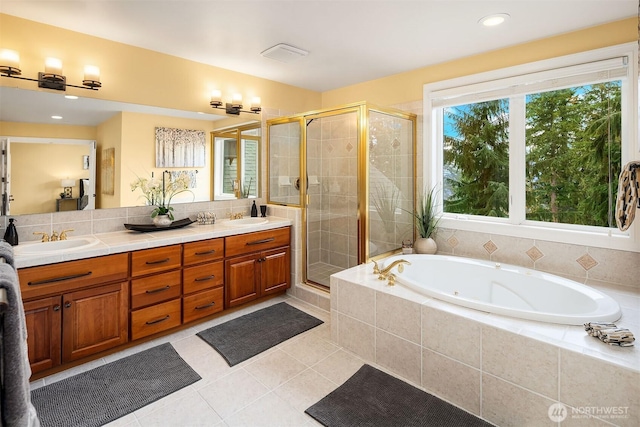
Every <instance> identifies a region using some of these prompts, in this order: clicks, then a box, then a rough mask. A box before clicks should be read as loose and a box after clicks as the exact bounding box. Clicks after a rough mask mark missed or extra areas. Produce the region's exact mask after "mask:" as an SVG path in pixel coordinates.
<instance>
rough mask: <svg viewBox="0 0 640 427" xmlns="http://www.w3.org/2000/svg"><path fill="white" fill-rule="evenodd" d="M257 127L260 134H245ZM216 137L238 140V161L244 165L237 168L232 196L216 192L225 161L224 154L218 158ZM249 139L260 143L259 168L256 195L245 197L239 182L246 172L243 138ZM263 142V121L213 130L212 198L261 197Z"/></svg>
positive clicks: (258, 149) (218, 199)
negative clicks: (219, 173)
mask: <svg viewBox="0 0 640 427" xmlns="http://www.w3.org/2000/svg"><path fill="white" fill-rule="evenodd" d="M254 129H257V130H259V131H260V136H253V135H243V133H244V132H246V131H248V130H254ZM216 138H226V139H235V141H236V162H237V164H239V165H242V167H239V168H236V179H235V180H234V181H235V183H234V196H231V197H225V196H222V195H221V194H216V183H217V181H216V177H217V176H218V172H219V171H220V168H222V170H224V162H225V158H224V156H222V158H220V156H218V158H216V152H217V151H218V148H217V147H216ZM244 139H247V140H253V141H256V142H257V143H258V147H257V153H256V155H257V160H256V161H257V170H256V191H255V194H256V195H255V196H252V195H248V196H247V197H244V195H243V192H242V190H241V188H240V186H241V185H239V184H238V183H242V175H243V172H244V156H243V152H244V151H243V140H244ZM261 142H262V123H261V122H255V123H250V124H246V125H240V126H234V127H228V128H224V129H217V130H215V131H213V132H211V165H212V173H211V180H212V182H211V200H213V201H220V200H237V199H245V198H248V199H251V198H259V197H260V194H261V193H260V190H261V179H260V178H261V176H260V174H261V160H262V153H261V146H262V144H261Z"/></svg>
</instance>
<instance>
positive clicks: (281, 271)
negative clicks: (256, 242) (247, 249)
mask: <svg viewBox="0 0 640 427" xmlns="http://www.w3.org/2000/svg"><path fill="white" fill-rule="evenodd" d="M290 253H291V251H290V250H289V247H288V246H287V247H286V248H279V249H274V250H271V251H265V252H262V254H261V258H260V285H261V289H260V290H261V295H269V294H272V293H276V292H280V291H283V290H285V289H288V288H289V281H290V275H291V274H290V272H291V269H290V265H291V255H290Z"/></svg>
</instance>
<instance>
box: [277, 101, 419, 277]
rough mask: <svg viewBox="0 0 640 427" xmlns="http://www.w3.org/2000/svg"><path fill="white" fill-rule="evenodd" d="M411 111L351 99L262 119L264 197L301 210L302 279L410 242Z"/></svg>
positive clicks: (413, 120) (412, 201) (326, 273)
mask: <svg viewBox="0 0 640 427" xmlns="http://www.w3.org/2000/svg"><path fill="white" fill-rule="evenodd" d="M415 135H416V116H415V115H414V114H411V113H405V112H402V111H398V110H393V109H389V108H379V107H374V106H372V105H371V104H368V103H357V104H350V105H346V106H342V107H339V108H332V109H326V110H319V111H312V112H307V113H303V114H298V115H294V116H289V117H282V118H278V119H273V120H269V121H267V152H268V154H267V156H268V157H267V158H268V161H267V176H268V186H267V188H268V192H267V199H268V202H269V203H271V204H278V205H286V206H297V207H300V208H301V209H302V228H303V230H302V264H303V265H302V267H303V271H302V278H303V281H305V282H306V283H310V284H314V285H320V286H328V285H329V276H330V275H331V274H333V273H336V272H338V271H341V270H343V269H346V268H349V267H353V266H355V265H357V264H360V263H363V262H366V261H367V260H368V259H370V258H373V257H376V256H379V255H382V254H388V253H390V252H393V251H395V250H397V249H399V248H400V247H401V246H402V242H403V241H405V240H409V241H413V240H414V227H413V212H414V206H415V181H416V180H415V170H416V164H415V152H416V145H415Z"/></svg>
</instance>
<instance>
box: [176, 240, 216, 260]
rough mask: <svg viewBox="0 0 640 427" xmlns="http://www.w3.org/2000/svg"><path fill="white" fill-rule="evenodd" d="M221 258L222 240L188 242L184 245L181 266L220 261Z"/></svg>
mask: <svg viewBox="0 0 640 427" xmlns="http://www.w3.org/2000/svg"><path fill="white" fill-rule="evenodd" d="M222 257H224V238H220V239H209V240H203V241H199V242H190V243H185V244H184V251H183V253H182V260H183V261H182V264H183V265H193V264H200V263H202V262H208V261H215V260H218V259H222Z"/></svg>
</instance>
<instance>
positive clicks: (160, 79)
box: [0, 14, 321, 118]
mask: <svg viewBox="0 0 640 427" xmlns="http://www.w3.org/2000/svg"><path fill="white" fill-rule="evenodd" d="M0 40H1V41H2V42H1V46H0V47H2V48H6V49H13V50H16V51H18V53H19V54H20V68H21V69H22V74H23V76H26V77H37V73H38V72H39V71H43V68H44V60H45V58H46V57H49V56H52V57H56V58H60V59H61V60H62V67H63V73H64V75H65V76H66V77H67V82H69V83H70V84H81V82H82V79H83V77H84V66H85V65H86V64H92V65H96V66H98V67H100V74H101V81H102V88H101V89H100V90H99V91H97V92H95V91H88V90H82V89H75V88H68V89H67V92H68V93H71V94H74V95H79V96H83V97H92V98H100V99H108V100H114V101H122V102H130V103H137V104H145V105H153V106H158V107H166V108H175V109H179V110H188V111H205V112H213V113H214V114H217V111H216V110H212V109H211V107H210V106H209V101H210V98H211V91H212V90H213V89H219V90H221V91H222V94H223V101H224V97H226V96H227V95H228V96H230V95H231V93H234V92H239V93H242V94H243V95H244V97H245V99H247V100H250V99H251V97H253V96H260V97H261V99H262V104H263V106H265V107H266V108H277V109H281V110H287V111H298V112H303V111H307V110H312V109H316V108H318V107H320V102H321V96H320V93H319V92H314V91H310V90H305V89H300V88H296V87H293V86H289V85H285V84H282V83H277V82H274V81H271V80H266V79H262V78H259V77H255V76H250V75H247V74H242V73H237V72H235V71H229V70H225V69H222V68H218V67H212V66H209V65H204V64H201V63H197V62H193V61H188V60H185V59H180V58H177V57H175V56H170V55H166V54H162V53H158V52H154V51H150V50H146V49H141V48H138V47H134V46H129V45H125V44H122V43H116V42H113V41H109V40H105V39H101V38H98V37H92V36H88V35H85V34H81V33H76V32H73V31H69V30H65V29H62V28H58V27H53V26H50V25H44V24H40V23H37V22H33V21H28V20H25V19H21V18H17V17H15V16H10V15H6V14H0ZM0 85H3V86H13V87H21V88H24V89H31V90H37V86H36V84H35V83H33V82H26V81H20V80H12V79H7V78H3V79H0ZM219 111H220V112H221V115H224V112H223V111H222V110H219ZM247 117H254V118H255V116H253V115H247Z"/></svg>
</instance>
